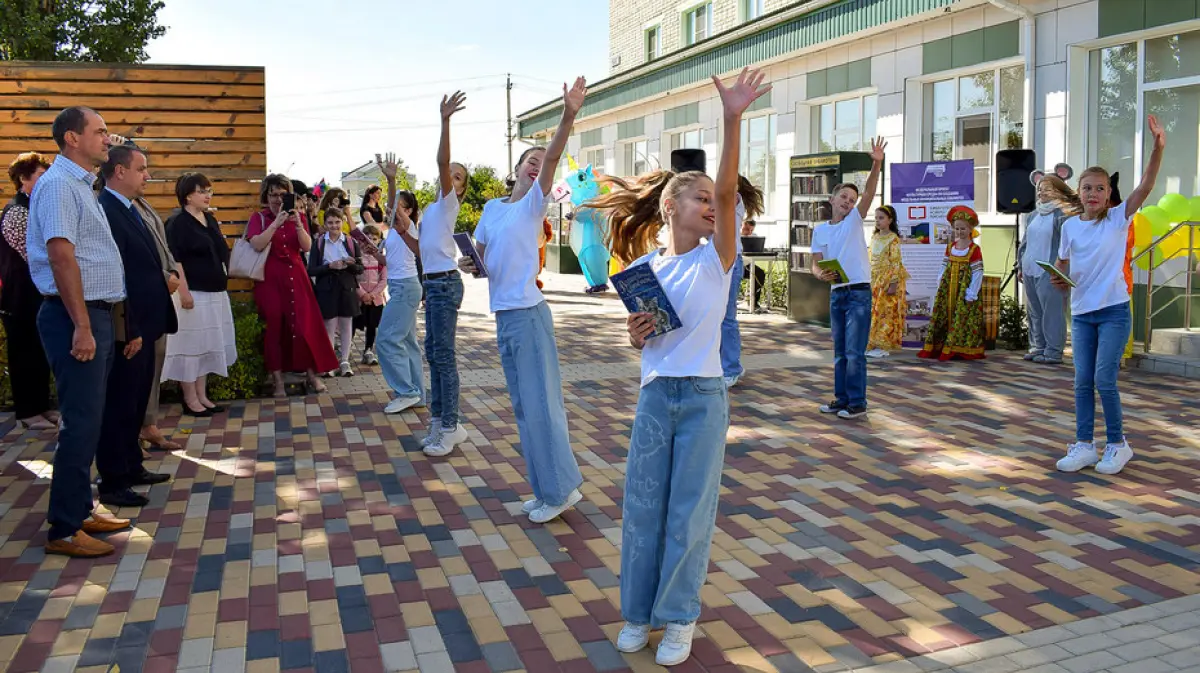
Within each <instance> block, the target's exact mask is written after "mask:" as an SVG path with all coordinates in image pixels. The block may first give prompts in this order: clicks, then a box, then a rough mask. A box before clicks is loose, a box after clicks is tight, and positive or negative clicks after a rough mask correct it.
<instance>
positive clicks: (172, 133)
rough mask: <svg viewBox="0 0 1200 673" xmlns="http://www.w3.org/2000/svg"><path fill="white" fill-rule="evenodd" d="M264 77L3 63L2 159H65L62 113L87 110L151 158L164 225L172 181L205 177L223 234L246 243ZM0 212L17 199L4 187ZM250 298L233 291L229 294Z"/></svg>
mask: <svg viewBox="0 0 1200 673" xmlns="http://www.w3.org/2000/svg"><path fill="white" fill-rule="evenodd" d="M265 93H266V77H265V73H264V70H263V68H243V67H209V66H159V65H135V66H130V65H107V64H93V63H43V62H17V61H5V62H0V159H2V160H3V161H4V163H5V165H7V163H8V162H9V161H11V160H12V159H13V158H14V157H15V156H16V155H17V154H19V153H21V152H29V151H37V152H43V153H46V154H49V155H53V154H55V153H56V152H57V151H58V148H57V147H56V146H55V144H54V139H53V138H52V136H51V132H50V129H51V124H52V123H53V121H54V117H55V115H57V114H58V112H59V111H60V110H62V109H63V108H65V107H68V106H71V105H87V106H89V107H92V108H95V109H96V111H98V112H99V113H100V115H101V116H103V117H104V120H105V122H106V123H107V124H108V128H109V130H110V131H111V132H113V133H117V134H120V135H122V136H126V137H128V138H132V139H134V140H135V141H136V142H137V144H138V145H139V146H141V147H143V148H144V149H145V150H146V151H147V154H148V156H149V160H150V174H151V176H152V181H151V183H150V185H149V186H148V187H147V190H146V191H147V199H148V200H149V201H150V203H151V204H152V205H153V206H154V208H155V209H156V210H158V212H159V214H160V215H162V217H163V219H166V217H167V215H168V214H169V213H170V212H171V211H172V210H174V209H175V208H176V207H178V202H177V201H176V200H175V179H176V178H178V177H179V176H180V175H181V174H183V173H186V172H188V171H200V172H201V173H204V174H205V175H207V176H208V178H209V179H210V180H212V181H213V189H214V191H215V195H214V197H213V202H212V205H213V212H214V214H215V215H216V216H217V219H218V220H219V221H220V222H221V230H222V231H223V232H224V233H225V235H226V236H227V237H229V238H230V240H231V242H232V239H233V238H235V237H237V236H240V235H241V234H242V232H243V231H244V229H245V226H246V220H247V219H249V217H250V215H251V214H252V213H253V212H254V211H255V210H257V208H258V190H259V184H260V182H261V180H262V177H263V175H264V174H265V173H266V170H267V122H266V100H265ZM0 183H2V184H0V203H2V202H7V201H8V199H10V198H11V197H12V195H13V186H12V184H11V183H10V182H9V181H8V179H7V176H5V177H4V179H3V180H0ZM248 289H249V283H248V282H246V281H232V282H231V283H230V290H231V291H233V292H241V291H245V290H248Z"/></svg>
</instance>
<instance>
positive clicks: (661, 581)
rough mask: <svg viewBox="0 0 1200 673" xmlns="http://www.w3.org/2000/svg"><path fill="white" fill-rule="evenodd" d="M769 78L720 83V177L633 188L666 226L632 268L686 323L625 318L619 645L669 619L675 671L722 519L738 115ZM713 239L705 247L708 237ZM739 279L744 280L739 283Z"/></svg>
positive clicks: (641, 236) (632, 239)
mask: <svg viewBox="0 0 1200 673" xmlns="http://www.w3.org/2000/svg"><path fill="white" fill-rule="evenodd" d="M762 79H763V73H762V72H761V71H758V70H754V71H751V70H743V71H742V73H741V74H740V75H739V76H738V78H737V82H736V83H735V84H734V85H733V86H731V87H729V88H725V86H723V85H722V84H721V82H720V81H719V80H717V79H716V78H714V79H713V81H714V82H715V84H716V86H717V91H718V92H719V93H720V96H721V103H722V105H723V107H724V113H723V118H724V125H725V129H724V130H725V133H724V136H723V146H722V151H721V160H720V165H719V168H718V169H717V180H716V182H715V183H714V182H713V180H712V179H710V178H709V177H708V176H707V175H705V174H704V173H702V172H699V171H689V172H684V173H679V174H677V175H672V174H667V175H666V176H664V177H665V178H668V179H665V180H663V181H660V183H659V184H658V186H657V187H656V188H651V189H644V190H642V191H639V192H627V193H626V194H627V195H631V196H633V197H634V198H636V201H637V204H636V207H634V208H626V209H625V210H631V211H634V212H641V213H643V214H649V213H650V212H651V210H652V209H654V210H657V213H658V214H660V215H661V219H662V220H663V221H664V222H665V223H666V224H667V225H668V227H669V229H668V231H669V237H668V241H667V245H666V247H665V248H662V249H657V250H653V251H652V252H650V253H649V254H647V255H643V256H642V257H641V258H639V259H637V260H636V261H634V262H633V263H632V264H631V265H630V267H631V268H632V267H635V266H637V265H639V264H644V265H646V266H648V267H650V269H652V270H653V272H654V275H655V276H656V277H657V278H658V281H659V283H660V284H661V285H662V288H663V292H664V293H665V294H666V296H667V299H668V300H670V302H671V305H672V306H673V307H674V309H675V312H676V313H677V314H678V316H679V320H680V322H681V323H682V326H681V327H679V328H678V329H675V330H673V331H670V332H667V333H665V334H660V335H658V336H653V334H654V320H653V316H652V315H651V314H649V313H634V314H632V315H630V316H629V318H628V320H627V327H628V330H629V341H630V343H631V344H632V345H633V346H634V347H635V348H638V349H640V350H641V351H642V386H641V391H640V394H639V395H638V406H637V415H636V417H635V419H634V423H633V432H632V435H631V437H630V441H629V457H628V463H627V467H626V472H625V500H624V505H623V510H622V515H623V524H622V545H621V614H622V616H623V617H624V618H625V626H624V628H622V629H621V633H620V634H619V635H618V637H617V649H619V650H621V651H622V652H636V651H638V650H640V649H642V648H643V647H645V646H646V644H647V643H648V642H649V636H650V630H651V628H653V627H656V626H665V628H666V633H665V635H664V636H663V639H662V642H661V643H660V644H659V647H658V652H657V656H656V657H655V660H656V661H657V663H659V664H660V665H663V666H672V665H675V664H678V663H681V662H683V661H684V660H686V659H687V658H688V656H689V654H690V653H691V648H692V636H693V634H694V632H695V628H696V620H697V619H698V618H699V616H700V588H701V587H702V586H704V581H705V578H706V575H707V570H708V557H709V549H710V547H711V545H712V536H713V530H714V527H715V525H716V516H717V501H718V491H719V489H720V482H721V468H722V465H723V463H724V456H725V433H726V431H727V430H728V428H729V399H728V397H727V390H726V386H725V382H724V380H723V378H722V369H721V355H720V345H721V321H722V320H723V319H724V317H725V307H726V302H725V301H724V298H725V297H727V296H728V295H729V286H730V283H731V282H734V278H733V274H732V269H733V266H734V263H735V262H736V260H737V256H738V251H737V248H738V226H737V216H736V201H737V186H738V176H737V167H738V166H737V164H738V146H739V141H738V138H739V136H740V133H741V117H742V113H743V112H745V110H746V108H747V107H749V105H750V104H751V103H753V102H754V101H755V100H756V99H757V98H758V97H759V96H762V95H763V94H765V93H766V92H767V91H769V90H770V86H760V85H761V83H762ZM655 219H656V218H655V217H653V216H648V217H642V218H639V220H638V221H640V222H641V223H642V224H641V226H634V227H629V226H624V225H628V224H629V221H628V220H626V221H624V222H622V223H621V224H622V226H620V227H615V228H613V232H614V233H613V236H614V239H613V247H614V248H618V247H619V248H622V249H625V250H628V249H630V247H631V246H633V247H636V246H637V245H639V244H640V242H641V241H644V240H646V232H645V228H646V226H655V225H654V221H655ZM704 239H707V242H706V241H705V240H704ZM738 280H740V279H738Z"/></svg>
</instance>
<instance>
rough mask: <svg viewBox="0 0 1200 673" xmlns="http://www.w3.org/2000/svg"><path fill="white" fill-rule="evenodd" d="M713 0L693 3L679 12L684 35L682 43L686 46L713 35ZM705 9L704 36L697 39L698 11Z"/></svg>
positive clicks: (682, 34) (681, 31)
mask: <svg viewBox="0 0 1200 673" xmlns="http://www.w3.org/2000/svg"><path fill="white" fill-rule="evenodd" d="M712 5H713V3H712V0H703V1H702V2H697V3H694V4H691V5H687V6H685V7H683V8H682V9H681V11H680V13H679V17H680V21H679V24H680V31H679V33H680V35H681V36H682V37H683V40H682V43H683V46H684V47H690V46H692V45H694V44H698V43H700V42H703V41H704V40H707V39H708V38H710V37H712V36H713V11H712ZM702 9H703V10H704V23H705V26H704V37H702V38H700V39H696V23H695V16H696V12H698V11H700V10H702Z"/></svg>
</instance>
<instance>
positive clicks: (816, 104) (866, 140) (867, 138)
mask: <svg viewBox="0 0 1200 673" xmlns="http://www.w3.org/2000/svg"><path fill="white" fill-rule="evenodd" d="M868 98H874V99H875V121H874V123H873V124H872V127H873V128H874V129H875V131H876V133H874V134H867V133H866V129H865V125H864V124H863V120H864V119H865V115H864V114H863V111H864V110H865V108H866V100H867V99H868ZM852 100H853V101H858V141H859V144H860V148H859V149H858V150H839V149H837V143H836V138H837V136H838V127H837V104H838V103H844V102H846V101H852ZM805 104H806V105H808V107H809V109H810V110H811V112H810V114H811V115H812V122H811V124H810V126H811V128H810V129H809V131H810V135H811V138H810V145H809V147H811V148H813V149H812V151H813V152H826V151H828V152H839V151H859V152H868V151H870V146H871V140H873V139H874V138H875V136H876V135H878V130H879V92H878V91H877V90H876V89H874V88H865V89H858V90H856V91H848V92H845V93H840V94H837V95H835V96H827V97H824V98H817V99H814V100H810V101H806V103H805ZM826 105H828V106H830V112H831V113H832V115H833V120H834V123H833V137H834V138H835V143H834V145H833V147H832V148H830V149H829V150H826V149H824V148H823V147H821V117H822V116H823V114H822V110H823V108H824V107H825V106H826ZM845 132H846V131H843V133H845Z"/></svg>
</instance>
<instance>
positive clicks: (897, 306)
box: [867, 231, 908, 351]
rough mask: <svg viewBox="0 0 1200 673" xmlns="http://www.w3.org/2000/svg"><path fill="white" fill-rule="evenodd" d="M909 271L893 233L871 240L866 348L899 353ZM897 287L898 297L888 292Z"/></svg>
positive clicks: (906, 302) (902, 334) (906, 304)
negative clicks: (868, 334) (869, 309)
mask: <svg viewBox="0 0 1200 673" xmlns="http://www.w3.org/2000/svg"><path fill="white" fill-rule="evenodd" d="M907 280H908V271H906V270H905V269H904V260H903V259H902V258H901V255H900V237H899V236H897V235H896V234H894V233H892V232H890V231H889V232H886V233H883V234H879V233H876V234H875V236H874V237H873V238H872V239H871V295H872V296H871V336H870V338H869V339H868V341H867V348H868V349H869V350H873V349H876V348H879V349H881V350H885V351H894V350H900V342H901V340H902V339H903V338H904V329H905V327H904V318H905V316H906V315H907V314H908V300H907V299H906V297H905V293H906V289H905V285H906V284H907V283H906V281H907ZM892 283H896V293H895V294H892V295H889V294H888V288H889V287H891V285H892Z"/></svg>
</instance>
